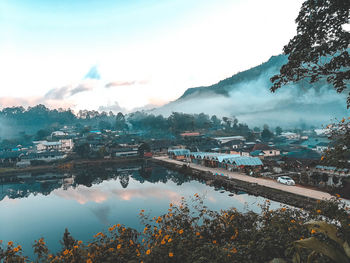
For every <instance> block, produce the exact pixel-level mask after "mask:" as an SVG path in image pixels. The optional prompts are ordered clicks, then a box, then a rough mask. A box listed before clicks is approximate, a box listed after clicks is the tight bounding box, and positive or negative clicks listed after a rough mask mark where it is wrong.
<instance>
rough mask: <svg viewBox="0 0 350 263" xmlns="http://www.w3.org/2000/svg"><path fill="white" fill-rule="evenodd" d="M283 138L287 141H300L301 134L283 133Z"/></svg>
mask: <svg viewBox="0 0 350 263" xmlns="http://www.w3.org/2000/svg"><path fill="white" fill-rule="evenodd" d="M280 136H281V137H283V138H286V139H287V140H299V139H300V134H297V133H295V132H282V133H281V135H280Z"/></svg>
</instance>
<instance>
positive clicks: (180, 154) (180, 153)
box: [168, 149, 190, 160]
mask: <svg viewBox="0 0 350 263" xmlns="http://www.w3.org/2000/svg"><path fill="white" fill-rule="evenodd" d="M189 153H190V150H188V149H168V156H169V157H170V158H172V159H175V160H185V159H186V156H187V155H188V154H189Z"/></svg>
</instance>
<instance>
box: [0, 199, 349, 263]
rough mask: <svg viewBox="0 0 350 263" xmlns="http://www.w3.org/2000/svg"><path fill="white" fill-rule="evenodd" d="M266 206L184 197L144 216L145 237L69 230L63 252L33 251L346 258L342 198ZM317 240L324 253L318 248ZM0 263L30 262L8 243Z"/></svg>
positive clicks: (79, 255) (41, 248) (130, 256)
mask: <svg viewBox="0 0 350 263" xmlns="http://www.w3.org/2000/svg"><path fill="white" fill-rule="evenodd" d="M261 208H262V212H261V213H260V214H257V213H253V212H247V213H240V212H238V211H237V210H236V209H234V208H232V209H228V210H222V211H220V212H215V211H211V210H209V209H208V208H207V207H206V206H205V205H204V204H203V201H202V199H201V198H200V197H199V196H198V195H197V194H196V195H195V196H194V197H193V199H192V200H190V204H189V203H188V202H187V201H185V200H184V199H182V201H181V203H180V204H178V205H174V204H172V203H171V204H170V206H169V209H168V212H167V213H166V214H164V215H161V216H158V217H153V218H150V216H149V215H148V214H147V213H146V212H145V211H144V210H141V212H140V220H141V222H142V224H143V225H144V230H143V231H142V232H141V233H140V232H137V231H136V230H134V229H131V228H128V227H126V226H123V225H119V224H117V225H114V226H111V227H110V228H109V229H108V233H102V232H100V233H97V234H96V235H95V236H94V239H93V241H91V242H89V243H86V244H84V243H83V242H82V241H78V240H75V239H74V238H73V237H72V236H71V235H70V234H69V232H68V230H66V232H65V233H64V237H63V241H62V242H61V243H62V249H61V251H59V252H58V253H56V254H49V250H48V248H47V246H46V244H45V241H44V239H42V238H41V239H39V240H38V241H35V244H34V245H33V247H34V252H35V254H36V255H37V262H86V263H91V262H101V263H102V262H144V263H146V262H197V263H199V262H269V261H271V260H275V261H274V262H306V261H307V260H308V258H309V259H310V258H311V259H312V261H310V262H333V261H332V259H331V257H330V255H332V253H333V252H332V251H334V249H336V250H337V251H338V252H337V253H338V254H337V256H338V258H340V259H349V257H348V256H347V255H346V248H347V247H348V245H347V244H348V243H349V240H350V220H349V213H348V207H347V206H346V205H345V204H344V203H342V202H341V201H340V199H339V198H335V199H334V200H332V201H320V202H318V203H317V206H316V207H315V209H314V210H313V211H304V210H303V209H293V208H290V207H284V206H282V207H281V208H279V209H277V210H270V202H269V201H266V203H264V204H263V205H261ZM310 221H312V222H314V223H310ZM320 221H321V222H323V223H319V222H320ZM315 222H318V223H315ZM324 229H331V230H332V231H328V232H327V231H325V230H324ZM330 232H332V233H330ZM334 240H336V241H337V242H340V243H339V244H343V248H342V247H341V246H339V245H337V244H335V242H334ZM315 242H317V244H318V246H321V247H322V248H323V249H324V250H321V251H320V250H318V247H317V246H314V244H315ZM329 248H334V249H333V250H329ZM327 249H328V250H327ZM328 251H331V252H332V253H328ZM1 260H3V261H4V262H26V261H27V260H28V259H27V258H26V257H25V256H23V255H22V248H21V246H14V244H13V242H9V243H8V244H7V245H5V246H3V247H1V248H0V261H1ZM292 260H293V261H292ZM344 262H347V261H344Z"/></svg>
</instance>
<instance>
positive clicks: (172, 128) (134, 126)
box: [0, 105, 251, 149]
mask: <svg viewBox="0 0 350 263" xmlns="http://www.w3.org/2000/svg"><path fill="white" fill-rule="evenodd" d="M0 121H1V124H2V125H1V127H0V139H2V142H1V143H0V148H5V149H6V148H10V147H15V146H16V145H18V144H22V145H28V144H30V143H31V142H32V141H33V140H41V139H45V138H46V137H47V136H49V135H50V134H51V132H53V131H55V130H57V129H59V128H62V127H64V126H68V127H73V129H74V130H75V131H76V132H79V133H87V132H89V131H90V130H92V129H100V130H110V129H113V130H118V131H121V132H139V136H143V137H150V138H151V137H156V138H169V137H174V136H177V135H179V134H180V133H181V132H185V131H199V132H203V133H215V132H218V133H219V135H225V134H228V135H243V136H248V135H250V134H251V131H250V130H249V128H248V126H247V125H246V124H242V123H239V122H238V120H237V119H235V118H234V117H233V118H228V117H224V118H222V119H219V118H218V117H216V116H215V115H213V116H209V115H207V114H204V113H201V114H185V113H179V112H174V113H172V114H171V115H170V116H169V117H167V118H166V117H163V116H162V115H157V116H156V115H153V114H147V113H145V112H134V113H130V114H128V115H123V114H122V113H121V112H119V113H118V114H117V115H115V114H113V112H109V113H106V112H98V111H87V110H84V111H79V112H78V113H77V114H76V115H75V114H74V113H73V112H72V111H71V110H70V109H68V110H63V109H58V110H56V109H54V110H50V109H48V108H47V107H45V106H44V105H37V106H35V107H29V108H27V109H24V108H23V107H11V108H4V109H3V110H0Z"/></svg>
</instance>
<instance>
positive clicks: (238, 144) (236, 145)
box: [221, 140, 244, 149]
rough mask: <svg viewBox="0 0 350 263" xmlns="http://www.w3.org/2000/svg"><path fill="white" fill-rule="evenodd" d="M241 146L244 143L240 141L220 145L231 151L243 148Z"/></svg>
mask: <svg viewBox="0 0 350 263" xmlns="http://www.w3.org/2000/svg"><path fill="white" fill-rule="evenodd" d="M243 144H244V141H242V140H231V141H228V142H225V143H222V144H221V146H224V147H229V148H231V149H238V148H241V147H243Z"/></svg>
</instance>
